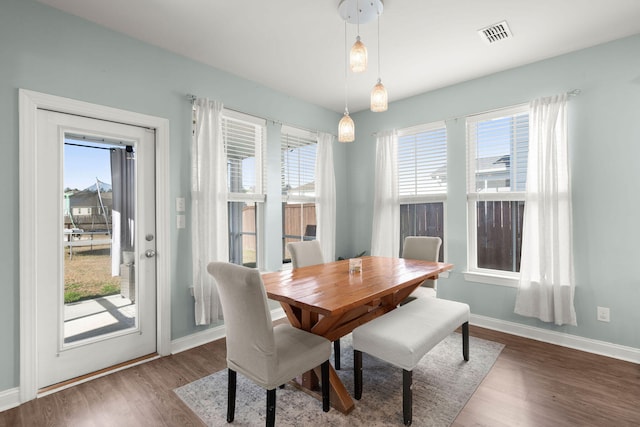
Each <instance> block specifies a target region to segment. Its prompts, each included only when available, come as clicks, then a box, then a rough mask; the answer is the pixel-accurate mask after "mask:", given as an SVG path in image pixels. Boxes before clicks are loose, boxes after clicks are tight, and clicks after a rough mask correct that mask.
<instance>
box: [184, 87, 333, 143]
mask: <svg viewBox="0 0 640 427" xmlns="http://www.w3.org/2000/svg"><path fill="white" fill-rule="evenodd" d="M186 98H187V100H188V101H189V102H191V104H195V102H196V99H198V97H197V96H196V95H193V94H190V93H188V94H187V95H186ZM223 108H224V109H225V110H230V111H233V112H236V113H240V114H246V115H247V116H251V117H256V118H258V119H263V120H266V121H268V122H271V123H272V124H274V125H280V126H284V125H286V126H291V127H294V128H298V129H300V130H305V131H307V132H311V133H315V134H318V133H320V132H321V131H319V130H318V129H309V128H306V127H302V126H298V125H291V124H287V123H283V122H281V121H280V120H276V119H272V118H270V117H262V116H256V115H255V114H249V113H245V112H244V111H240V110H236V109H235V108H229V107H227V106H223ZM323 133H328V134H329V135H332V136H333V137H335V138H337V135H336V134H334V133H330V132H323Z"/></svg>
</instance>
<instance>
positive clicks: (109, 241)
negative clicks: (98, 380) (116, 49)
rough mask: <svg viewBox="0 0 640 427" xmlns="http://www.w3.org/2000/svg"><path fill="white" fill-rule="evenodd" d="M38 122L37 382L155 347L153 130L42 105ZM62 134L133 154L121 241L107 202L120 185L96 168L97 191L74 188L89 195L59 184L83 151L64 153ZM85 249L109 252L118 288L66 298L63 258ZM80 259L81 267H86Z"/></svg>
mask: <svg viewBox="0 0 640 427" xmlns="http://www.w3.org/2000/svg"><path fill="white" fill-rule="evenodd" d="M37 123H38V124H37V132H36V145H37V149H36V159H35V163H36V165H37V167H36V177H35V181H36V193H37V194H36V197H37V199H38V202H39V203H38V206H41V207H45V208H40V209H39V212H35V213H34V214H35V215H34V216H35V218H36V230H35V231H36V235H37V254H36V256H37V259H38V260H40V262H38V264H37V265H36V272H35V277H36V308H37V309H36V312H37V320H36V335H37V344H36V346H37V386H38V388H42V387H46V386H49V385H52V384H56V383H59V382H62V381H66V380H69V379H72V378H75V377H78V376H82V375H85V374H88V373H91V372H95V371H98V370H101V369H104V368H108V367H110V366H113V365H116V364H119V363H122V362H126V361H129V360H132V359H135V358H137V357H141V356H145V355H148V354H152V353H155V352H156V259H155V249H156V247H155V245H156V228H155V168H154V164H155V134H154V132H153V131H152V130H149V129H145V128H142V127H137V126H130V125H124V124H119V123H113V122H109V121H102V120H96V119H90V118H86V117H80V116H76V115H71V114H63V113H56V112H51V111H46V110H40V109H39V110H38V111H37ZM69 141H71V142H72V143H73V142H75V143H78V144H77V145H83V144H84V145H86V146H87V147H91V148H92V149H95V150H98V149H102V150H106V152H107V153H109V152H111V151H115V150H121V151H122V153H126V156H127V159H128V160H130V161H131V162H132V168H131V170H132V171H133V173H132V177H131V178H130V179H132V180H133V181H132V182H131V186H130V188H131V190H130V191H128V192H129V193H132V194H128V196H130V198H131V200H132V201H133V205H132V206H133V208H132V214H131V216H130V217H129V218H128V219H127V221H125V222H127V223H128V225H129V226H130V232H131V237H130V239H129V240H128V241H127V238H124V239H123V238H121V237H120V236H121V235H122V233H121V230H119V228H120V227H121V224H122V223H121V222H120V221H117V218H118V216H119V212H115V210H114V211H113V212H112V209H113V207H115V205H116V201H115V200H112V203H113V206H111V205H110V204H109V200H108V199H109V197H111V198H112V199H113V198H120V197H122V193H127V191H125V190H120V193H119V194H120V195H118V194H116V193H117V192H116V191H115V188H109V187H110V184H113V182H111V183H110V182H109V181H110V178H111V177H109V178H104V177H102V178H98V177H96V178H97V179H96V185H95V189H96V190H97V193H98V194H93V192H92V191H91V190H92V188H88V189H77V190H78V193H79V192H81V191H82V190H87V191H86V193H88V194H91V197H92V199H91V200H92V201H86V200H88V199H89V198H88V197H85V198H84V199H83V201H82V202H80V201H78V200H80V199H82V198H81V197H77V199H78V200H76V201H75V202H74V201H73V200H74V199H73V195H74V194H75V192H74V191H65V187H64V172H65V171H68V170H69V168H73V167H74V165H73V164H72V163H73V162H78V161H82V160H78V159H75V160H73V162H72V161H71V160H70V159H66V161H65V154H64V153H65V143H69ZM87 161H88V160H87ZM111 167H112V168H113V166H111ZM110 192H111V194H109V193H110ZM72 204H73V206H72ZM72 211H73V212H72ZM130 212H131V210H130ZM83 222H84V224H85V225H84V226H83V227H80V226H78V227H76V226H75V225H77V224H80V223H83ZM90 223H91V224H90ZM123 240H125V241H123ZM92 252H93V253H98V254H102V255H103V256H102V261H104V258H105V256H104V255H105V254H106V258H107V261H106V262H108V263H109V265H108V270H109V275H110V276H112V277H111V279H114V280H115V281H116V282H115V283H118V284H120V285H121V288H120V289H119V291H115V292H117V293H116V294H115V295H110V296H107V297H98V298H85V299H83V300H79V301H73V302H70V303H67V304H65V297H69V295H71V294H72V292H69V291H68V290H67V292H65V272H67V273H68V272H69V269H73V268H76V267H73V266H72V265H75V264H66V263H68V262H69V261H70V260H75V261H77V260H78V259H79V258H81V257H82V256H83V255H86V254H87V253H92ZM125 252H126V253H125ZM97 258H101V257H100V256H98V257H97ZM102 261H101V262H102ZM79 265H81V266H82V267H79V269H80V271H77V272H76V273H78V274H79V275H80V276H82V275H83V274H84V275H87V274H90V273H91V271H92V269H93V267H91V266H87V265H85V264H79ZM80 280H82V279H80ZM108 290H109V289H107V291H108ZM113 292H114V291H113V290H112V292H111V293H113ZM107 293H108V292H107ZM71 296H72V295H71ZM69 299H73V298H69Z"/></svg>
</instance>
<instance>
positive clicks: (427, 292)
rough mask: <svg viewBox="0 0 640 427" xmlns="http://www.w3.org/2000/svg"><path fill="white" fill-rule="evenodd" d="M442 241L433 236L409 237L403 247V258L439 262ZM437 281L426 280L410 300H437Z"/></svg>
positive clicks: (412, 294)
mask: <svg viewBox="0 0 640 427" xmlns="http://www.w3.org/2000/svg"><path fill="white" fill-rule="evenodd" d="M441 245H442V239H440V238H439V237H432V236H407V237H405V239H404V244H403V245H402V258H407V259H419V260H423V261H434V262H435V261H438V256H439V255H440V246H441ZM437 282H438V281H437V280H425V281H424V282H422V283H421V284H420V286H419V287H418V288H416V290H415V291H413V292H412V293H411V295H410V296H409V298H410V299H411V298H424V297H432V298H435V296H436V290H437Z"/></svg>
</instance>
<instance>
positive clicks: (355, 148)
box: [0, 0, 640, 391]
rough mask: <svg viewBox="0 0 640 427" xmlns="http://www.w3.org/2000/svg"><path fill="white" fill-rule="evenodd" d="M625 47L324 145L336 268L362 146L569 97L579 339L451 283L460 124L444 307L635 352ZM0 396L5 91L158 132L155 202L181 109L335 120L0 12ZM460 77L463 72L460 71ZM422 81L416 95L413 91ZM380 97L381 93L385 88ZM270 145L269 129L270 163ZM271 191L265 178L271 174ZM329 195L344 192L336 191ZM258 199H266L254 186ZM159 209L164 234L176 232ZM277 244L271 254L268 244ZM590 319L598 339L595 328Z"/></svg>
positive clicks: (182, 141)
mask: <svg viewBox="0 0 640 427" xmlns="http://www.w3.org/2000/svg"><path fill="white" fill-rule="evenodd" d="M638 52H640V36H635V37H631V38H627V39H624V40H621V41H618V42H614V43H610V44H607V45H603V46H599V47H596V48H592V49H587V50H584V51H580V52H577V53H572V54H568V55H564V56H562V57H558V58H555V59H551V60H547V61H543V62H539V63H536V64H532V65H529V66H525V67H521V68H518V69H515V70H511V71H508V72H504V73H499V74H495V75H492V76H489V77H486V78H483V79H479V80H475V81H471V82H467V83H463V84H459V85H455V86H452V87H449V88H446V89H442V90H438V91H434V92H430V93H425V94H423V95H420V96H416V97H413V98H410V99H407V100H404V101H401V102H396V103H393V104H392V105H391V106H390V109H389V111H388V112H386V113H382V114H373V113H369V112H363V113H358V114H355V115H354V119H355V122H356V128H357V141H356V142H354V143H352V144H347V145H342V144H338V143H336V144H335V145H334V157H335V166H336V182H337V183H338V184H339V185H338V186H337V212H338V218H337V242H336V254H337V255H343V256H349V255H351V254H355V253H358V252H360V251H362V250H365V249H366V250H367V251H369V250H370V245H371V242H370V239H371V219H372V218H371V215H372V206H373V187H372V183H373V165H374V148H375V140H374V138H373V137H372V136H371V135H372V133H374V132H376V131H378V130H382V129H392V128H403V127H408V126H412V125H416V124H421V123H428V122H432V121H435V120H442V119H448V118H451V117H463V116H465V115H466V114H472V113H476V112H480V111H484V110H489V109H493V108H499V107H504V106H509V105H513V104H517V103H522V102H526V101H529V100H531V99H533V98H536V97H539V96H545V95H552V94H555V93H559V92H562V91H565V90H568V89H573V88H580V89H582V90H583V93H582V95H580V96H578V97H576V98H573V99H572V100H571V103H570V144H571V155H572V156H571V160H572V167H573V170H572V175H573V199H574V212H575V219H574V224H575V247H576V264H575V266H576V279H577V290H576V308H577V312H578V322H579V326H578V327H563V328H553V327H549V326H547V325H546V324H543V323H541V322H537V321H532V320H528V319H524V318H521V317H519V316H516V315H514V314H513V313H512V311H513V303H514V296H515V291H514V289H512V288H506V287H500V286H493V285H484V284H479V283H471V282H465V281H464V279H463V278H462V275H461V272H462V271H463V270H464V268H465V266H466V222H465V220H466V198H465V177H464V165H465V147H464V137H465V130H464V119H458V120H455V119H452V120H448V121H447V124H448V132H449V141H450V144H449V152H448V153H449V171H450V172H449V199H448V205H447V227H448V229H447V247H448V261H449V262H452V263H454V264H455V266H456V267H455V270H454V272H453V273H452V274H451V277H450V278H449V279H441V281H440V286H439V289H440V291H441V293H442V295H443V296H444V297H447V298H453V299H458V300H462V301H466V302H468V303H469V304H470V305H471V308H472V311H473V312H474V313H476V314H480V315H485V316H490V317H493V318H497V319H503V320H508V321H515V322H520V323H523V324H529V325H534V326H539V327H542V328H550V329H557V330H560V331H563V332H567V333H570V334H575V335H579V336H582V337H587V338H593V339H598V340H603V341H608V342H612V343H616V344H621V345H625V346H631V347H636V348H638V347H640V334H638V333H637V332H636V328H637V325H639V324H640V310H638V309H637V307H638V303H639V302H640V276H639V275H638V274H637V273H636V271H635V268H634V267H635V265H636V262H637V259H638V258H640V257H639V255H640V253H639V252H640V251H639V250H638V249H637V244H636V242H638V241H640V226H639V225H638V221H637V217H638V214H637V212H640V188H639V187H640V185H639V183H640V168H639V167H637V165H636V164H635V163H636V159H637V158H638V157H639V154H640V120H639V118H640V55H638ZM0 58H1V59H0V129H2V133H1V134H0V135H2V136H1V140H0V141H1V142H0V144H2V152H3V154H2V156H0V182H1V183H2V185H1V186H0V199H1V200H3V209H2V211H1V212H0V236H2V239H1V240H0V283H1V285H0V286H1V289H2V298H0V325H2V327H1V328H0V342H1V343H2V345H1V346H0V391H2V390H6V389H9V388H12V387H16V386H17V385H18V381H19V374H18V373H19V312H18V306H19V266H18V263H19V257H18V253H19V235H18V225H19V209H18V197H19V194H18V186H19V182H18V166H17V165H18V88H25V89H30V90H35V91H39V92H44V93H49V94H53V95H59V96H64V97H68V98H74V99H78V100H82V101H87V102H92V103H97V104H102V105H108V106H112V107H116V108H121V109H125V110H131V111H136V112H140V113H144V114H149V115H154V116H160V117H164V118H167V119H169V120H170V126H171V134H170V138H171V141H170V146H171V148H170V150H171V151H170V168H171V172H170V173H171V176H170V188H169V189H168V191H169V193H170V200H171V201H173V199H174V198H175V197H178V196H183V197H187V198H188V193H189V143H190V119H191V117H190V105H189V103H188V102H186V101H185V94H187V93H192V94H196V95H199V96H203V97H204V96H207V97H210V98H214V99H219V100H222V101H223V102H224V103H225V105H227V106H229V107H231V108H234V109H237V110H240V111H244V112H246V113H249V114H254V115H257V116H263V117H269V118H274V119H276V120H278V121H280V122H284V123H287V124H291V125H298V126H302V127H304V128H309V129H318V130H322V131H325V132H331V133H334V132H335V128H336V123H337V121H338V120H339V117H340V115H339V114H336V113H334V112H331V111H327V110H325V109H322V108H319V107H317V106H314V105H310V104H307V103H304V102H301V101H299V100H296V99H292V98H290V97H287V96H285V95H283V94H280V93H278V92H274V91H272V90H270V89H268V88H265V87H263V86H260V85H258V84H256V83H253V82H249V81H246V80H243V79H240V78H238V77H235V76H232V75H230V74H227V73H224V72H222V71H219V70H216V69H213V68H210V67H206V66H203V65H201V64H198V63H195V62H193V61H190V60H187V59H185V58H182V57H180V56H177V55H173V54H170V53H167V52H166V51H163V50H160V49H157V48H154V47H151V46H149V45H146V44H144V43H141V42H138V41H135V40H132V39H130V38H127V37H125V36H122V35H119V34H116V33H113V32H111V31H108V30H105V29H103V28H101V27H98V26H96V25H94V24H91V23H89V22H86V21H84V20H81V19H78V18H76V17H73V16H70V15H67V14H64V13H61V12H58V11H56V10H54V9H50V8H48V7H46V6H43V5H41V4H39V3H36V2H35V1H33V0H2V5H0ZM469 66H473V64H470V65H469ZM428 78H429V75H428V72H425V79H428ZM385 84H386V85H387V86H388V89H389V91H390V92H391V93H393V82H388V81H385ZM278 132H279V129H278V127H277V126H274V125H273V124H269V125H268V141H269V142H268V144H269V146H268V154H267V158H268V159H269V161H270V162H271V163H273V162H276V163H277V159H278V157H279V155H278V150H277V145H278ZM269 173H270V176H271V177H272V178H275V176H277V173H276V171H275V169H270V172H269ZM344 183H348V184H347V185H345V184H344ZM268 189H269V190H268V191H269V194H272V195H275V198H276V200H277V197H278V196H277V194H279V185H278V184H277V182H274V181H273V180H271V179H270V180H269V184H268ZM277 205H278V204H277V203H276V204H269V205H268V206H267V209H266V212H265V216H266V218H267V221H268V225H269V227H267V230H268V233H270V234H268V236H267V245H268V247H267V251H266V252H267V262H268V266H269V267H271V268H275V267H277V264H278V259H279V256H280V255H279V253H280V240H279V233H277V232H275V231H274V230H277V229H278V228H279V227H280V221H281V220H280V215H281V214H280V208H279V206H277ZM173 215H175V212H173V209H172V217H171V224H174V223H175V217H174V216H173ZM188 232H189V228H188V227H187V229H185V230H184V231H181V232H178V231H177V230H172V234H171V246H172V248H173V254H172V259H171V273H172V274H171V278H170V281H171V288H172V322H171V324H172V338H173V339H175V338H179V337H183V336H186V335H188V334H190V333H193V332H196V331H198V330H200V328H196V327H194V325H193V307H192V298H191V297H190V296H189V293H188V287H189V285H190V281H191V273H190V263H191V262H190V257H189V252H190V250H189V243H190V239H189V235H188ZM276 237H277V239H276ZM596 305H601V306H606V307H610V308H611V323H601V322H597V321H596V320H595V307H596Z"/></svg>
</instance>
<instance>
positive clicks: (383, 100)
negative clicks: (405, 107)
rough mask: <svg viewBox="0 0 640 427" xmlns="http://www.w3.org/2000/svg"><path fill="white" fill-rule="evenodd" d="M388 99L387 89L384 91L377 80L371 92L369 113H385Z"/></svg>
mask: <svg viewBox="0 0 640 427" xmlns="http://www.w3.org/2000/svg"><path fill="white" fill-rule="evenodd" d="M387 108H388V98H387V89H385V87H384V85H383V84H382V81H381V80H380V79H378V83H376V85H375V86H374V87H373V89H372V90H371V111H373V112H374V113H380V112H382V111H387Z"/></svg>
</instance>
